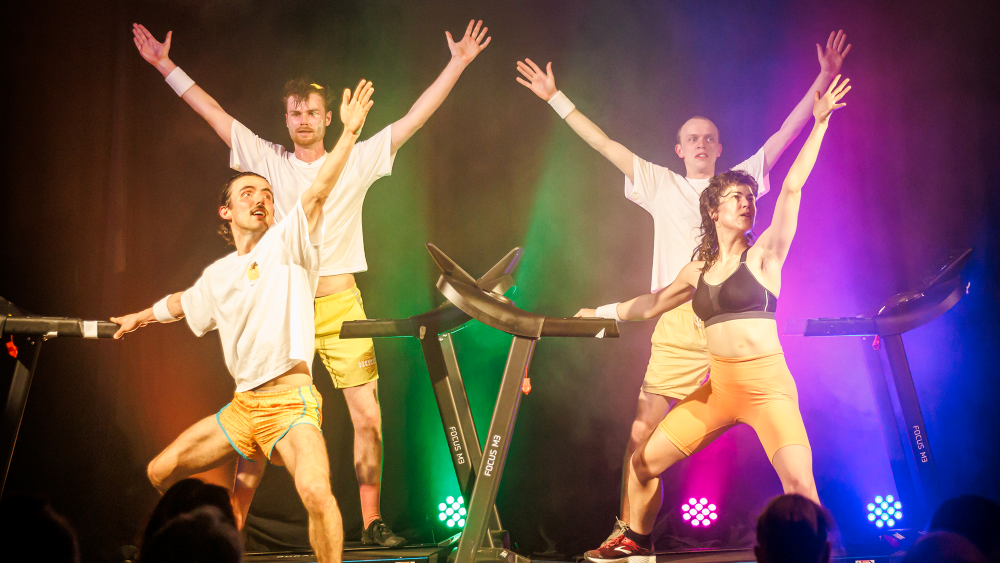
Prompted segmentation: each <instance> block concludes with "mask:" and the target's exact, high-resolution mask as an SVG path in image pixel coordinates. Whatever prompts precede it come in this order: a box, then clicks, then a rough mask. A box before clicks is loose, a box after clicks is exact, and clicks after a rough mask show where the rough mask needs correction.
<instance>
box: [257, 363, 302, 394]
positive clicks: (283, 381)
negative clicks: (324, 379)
mask: <svg viewBox="0 0 1000 563" xmlns="http://www.w3.org/2000/svg"><path fill="white" fill-rule="evenodd" d="M312 382H313V378H312V375H311V374H310V373H309V366H308V365H307V364H306V363H305V362H299V363H297V364H295V366H293V367H292V369H290V370H288V371H286V372H285V373H283V374H281V375H279V376H278V377H275V378H274V379H272V380H271V381H268V382H267V383H264V384H263V385H259V386H257V387H254V388H253V390H254V391H281V390H282V389H291V388H293V387H305V386H307V385H312Z"/></svg>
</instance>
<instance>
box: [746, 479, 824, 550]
mask: <svg viewBox="0 0 1000 563" xmlns="http://www.w3.org/2000/svg"><path fill="white" fill-rule="evenodd" d="M830 523H831V520H830V517H829V516H827V514H826V511H825V510H823V508H822V507H820V506H819V505H817V504H816V503H814V502H813V501H811V500H809V499H807V498H806V497H804V496H801V495H781V496H780V497H776V498H775V499H774V500H772V501H771V502H770V503H768V505H767V508H765V509H764V512H763V513H762V514H761V515H760V518H758V519H757V546H756V547H754V548H753V552H754V554H755V555H756V556H757V561H758V562H759V563H827V562H828V561H830V542H829V541H827V539H826V537H827V532H828V531H829V529H830Z"/></svg>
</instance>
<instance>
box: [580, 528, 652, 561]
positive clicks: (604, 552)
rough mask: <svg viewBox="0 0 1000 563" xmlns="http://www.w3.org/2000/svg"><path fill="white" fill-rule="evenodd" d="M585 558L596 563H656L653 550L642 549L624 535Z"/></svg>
mask: <svg viewBox="0 0 1000 563" xmlns="http://www.w3.org/2000/svg"><path fill="white" fill-rule="evenodd" d="M583 557H584V558H585V559H586V560H587V561H593V562H594V563H656V552H654V551H653V549H652V548H648V549H647V548H645V547H640V546H639V545H637V544H636V543H635V542H634V541H632V540H630V539H629V538H628V536H626V535H625V534H624V533H622V534H621V535H619V536H618V537H616V538H614V539H613V540H611V542H610V543H608V544H607V545H602V546H601V547H599V548H597V549H592V550H590V551H588V552H587V553H584V554H583Z"/></svg>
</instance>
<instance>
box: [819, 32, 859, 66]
mask: <svg viewBox="0 0 1000 563" xmlns="http://www.w3.org/2000/svg"><path fill="white" fill-rule="evenodd" d="M845 43H847V34H846V33H844V30H840V31H837V32H836V33H834V32H832V31H831V32H830V38H829V39H827V40H826V50H824V49H823V48H822V47H820V46H819V43H817V44H816V55H817V57H819V70H820V72H822V73H825V74H826V75H827V76H830V75H833V74H840V67H841V66H843V64H844V59H845V58H847V53H849V52H850V50H851V45H850V44H848V45H847V47H844V44H845Z"/></svg>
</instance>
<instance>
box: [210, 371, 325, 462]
mask: <svg viewBox="0 0 1000 563" xmlns="http://www.w3.org/2000/svg"><path fill="white" fill-rule="evenodd" d="M215 420H216V421H217V422H218V423H219V426H220V427H221V428H222V432H223V433H224V434H225V435H226V439H227V440H229V443H230V444H231V445H232V446H233V449H235V450H236V451H237V452H239V454H240V455H241V456H243V457H245V458H246V459H249V460H251V461H253V460H255V459H258V458H260V455H261V454H262V453H263V454H264V455H266V456H267V458H268V459H271V452H272V451H273V450H274V445H275V444H277V443H278V441H279V440H281V439H282V438H284V437H285V434H287V433H288V431H289V430H291V429H292V427H293V426H298V425H299V424H309V425H311V426H315V427H316V428H317V429H318V430H320V432H322V426H323V397H321V396H320V394H319V391H317V390H316V387H315V386H306V387H292V388H291V389H279V390H277V391H245V392H243V393H236V396H235V397H233V401H232V402H231V403H229V404H228V405H226V406H224V407H222V410H220V411H219V412H218V414H216V415H215Z"/></svg>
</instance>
